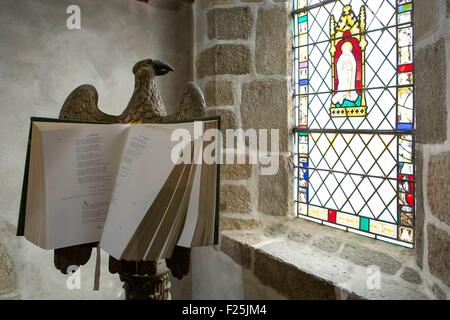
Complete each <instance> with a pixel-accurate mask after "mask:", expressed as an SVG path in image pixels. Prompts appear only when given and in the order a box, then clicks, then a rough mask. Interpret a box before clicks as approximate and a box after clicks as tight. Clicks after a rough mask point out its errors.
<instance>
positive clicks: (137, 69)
mask: <svg viewBox="0 0 450 320" xmlns="http://www.w3.org/2000/svg"><path fill="white" fill-rule="evenodd" d="M170 71H174V70H173V68H172V67H171V66H170V65H168V64H167V63H165V62H162V61H159V60H152V59H145V60H142V61H139V62H138V63H136V64H135V65H134V67H133V73H134V74H135V75H136V76H141V75H145V76H149V77H150V78H154V77H155V76H162V75H165V74H166V73H168V72H170Z"/></svg>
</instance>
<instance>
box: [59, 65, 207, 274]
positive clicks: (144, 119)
mask: <svg viewBox="0 0 450 320" xmlns="http://www.w3.org/2000/svg"><path fill="white" fill-rule="evenodd" d="M170 71H173V68H172V67H171V66H170V65H168V64H166V63H163V62H161V61H158V60H152V59H146V60H142V61H139V62H138V63H136V64H135V66H134V67H133V73H134V75H135V86H134V91H133V94H132V96H131V99H130V102H129V103H128V105H127V107H126V108H125V110H124V111H123V112H122V114H120V115H118V116H115V115H109V114H106V113H104V112H102V111H101V110H100V109H99V107H98V93H97V90H96V89H95V87H94V86H92V85H89V84H84V85H81V86H79V87H77V88H76V89H75V90H73V91H72V92H71V93H70V94H69V96H68V97H67V99H66V101H65V102H64V105H63V107H62V108H61V112H60V114H59V118H60V119H63V120H78V121H88V122H103V123H130V122H135V123H136V122H140V123H158V122H169V121H173V120H187V119H194V118H200V117H204V116H205V99H204V97H203V93H202V91H201V89H200V88H199V86H198V85H197V84H195V83H193V82H189V83H187V84H186V85H185V87H184V91H183V92H184V93H183V97H182V101H181V105H180V111H179V112H178V113H176V114H171V115H167V113H166V110H165V107H164V103H163V100H162V99H161V96H160V94H159V91H158V88H157V86H156V81H155V78H156V76H161V75H164V74H167V73H168V72H170ZM95 245H96V244H85V245H80V246H73V247H68V248H61V249H57V250H55V257H54V259H55V260H54V262H55V267H56V268H57V269H58V270H60V271H61V272H63V273H66V272H67V268H68V267H69V266H71V265H78V266H79V265H83V264H86V263H87V262H88V260H89V258H90V255H91V251H92V247H94V246H95ZM189 256H190V254H189V250H187V249H184V248H179V247H175V250H174V254H173V256H172V259H167V265H168V267H169V268H170V269H171V271H172V273H173V275H174V276H175V277H177V278H181V277H182V276H184V275H185V274H187V273H188V271H189V263H190V262H189ZM111 258H112V257H110V266H109V268H110V271H111V272H112V273H116V272H118V273H124V272H126V270H125V269H129V264H130V263H132V262H124V263H122V261H117V260H115V259H113V258H112V259H111ZM177 258H178V259H177ZM175 259H176V260H177V261H174V260H175ZM153 263H154V262H150V261H149V262H138V264H144V265H142V266H141V267H139V268H131V269H133V270H142V271H143V273H144V274H145V273H147V271H148V270H153V268H150V267H151V266H152V264H153ZM146 264H148V266H147V265H146ZM145 270H147V271H145Z"/></svg>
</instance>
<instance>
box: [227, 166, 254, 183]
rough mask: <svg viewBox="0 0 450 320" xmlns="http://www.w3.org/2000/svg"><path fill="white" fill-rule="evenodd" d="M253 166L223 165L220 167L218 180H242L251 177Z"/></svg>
mask: <svg viewBox="0 0 450 320" xmlns="http://www.w3.org/2000/svg"><path fill="white" fill-rule="evenodd" d="M252 170H253V166H252V165H251V164H248V163H245V164H223V165H222V166H221V167H220V179H222V180H243V179H248V178H250V177H251V176H252Z"/></svg>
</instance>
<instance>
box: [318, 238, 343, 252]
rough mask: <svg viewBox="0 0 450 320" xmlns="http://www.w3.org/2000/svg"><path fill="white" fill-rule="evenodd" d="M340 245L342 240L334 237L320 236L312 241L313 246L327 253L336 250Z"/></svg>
mask: <svg viewBox="0 0 450 320" xmlns="http://www.w3.org/2000/svg"><path fill="white" fill-rule="evenodd" d="M341 245H342V240H340V239H338V238H335V237H320V238H318V239H315V240H314V242H313V246H315V247H316V248H319V249H320V250H322V251H325V252H328V253H334V252H337V251H338V250H339V248H340V247H341Z"/></svg>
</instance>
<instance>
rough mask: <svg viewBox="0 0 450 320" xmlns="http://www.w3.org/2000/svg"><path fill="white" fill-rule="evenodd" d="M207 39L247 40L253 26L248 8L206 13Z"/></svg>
mask: <svg viewBox="0 0 450 320" xmlns="http://www.w3.org/2000/svg"><path fill="white" fill-rule="evenodd" d="M207 24H208V38H209V39H219V40H238V39H243V40H247V39H248V38H249V37H250V33H251V30H252V25H253V17H252V10H251V9H250V8H249V7H233V8H215V9H212V10H210V11H208V13H207Z"/></svg>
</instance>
